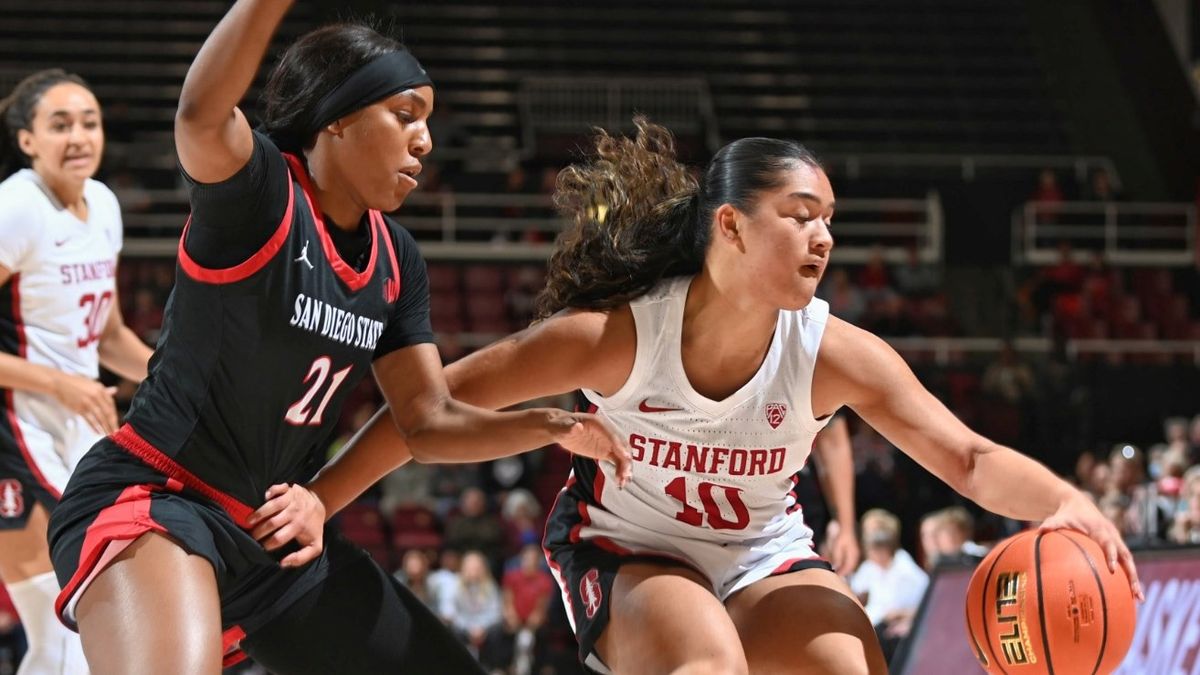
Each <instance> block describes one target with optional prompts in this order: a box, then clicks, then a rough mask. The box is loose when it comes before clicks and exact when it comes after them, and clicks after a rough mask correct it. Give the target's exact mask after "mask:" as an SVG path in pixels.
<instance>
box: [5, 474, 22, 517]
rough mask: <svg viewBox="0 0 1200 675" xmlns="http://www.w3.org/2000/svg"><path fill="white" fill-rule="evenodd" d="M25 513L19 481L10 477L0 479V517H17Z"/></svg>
mask: <svg viewBox="0 0 1200 675" xmlns="http://www.w3.org/2000/svg"><path fill="white" fill-rule="evenodd" d="M23 513H25V497H24V496H23V495H22V494H21V483H19V482H18V481H16V480H13V479H12V478H5V479H4V480H0V518H18V517H20V516H21V514H23Z"/></svg>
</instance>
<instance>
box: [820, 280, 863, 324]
mask: <svg viewBox="0 0 1200 675" xmlns="http://www.w3.org/2000/svg"><path fill="white" fill-rule="evenodd" d="M823 290H824V291H825V292H824V293H821V295H822V297H824V298H825V299H826V300H827V301H828V302H829V312H830V313H831V314H833V315H834V316H837V317H838V318H840V319H842V320H843V321H848V322H850V323H853V324H856V325H857V324H859V322H860V320H861V319H862V315H863V313H864V312H866V311H867V301H866V299H865V298H864V297H863V294H862V292H861V291H859V290H858V288H856V287H855V286H854V284H852V283H850V275H849V274H847V273H846V270H845V269H844V268H842V267H835V268H833V269H832V270H830V272H829V283H828V284H826V285H825V287H824V288H823Z"/></svg>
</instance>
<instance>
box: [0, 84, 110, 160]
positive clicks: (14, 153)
mask: <svg viewBox="0 0 1200 675" xmlns="http://www.w3.org/2000/svg"><path fill="white" fill-rule="evenodd" d="M63 82H72V83H74V84H78V85H80V86H81V87H83V88H85V89H87V90H89V91H91V87H89V86H88V84H87V82H85V81H84V80H83V78H82V77H79V76H78V75H75V74H73V73H68V72H66V71H65V70H62V69H61V68H50V69H48V70H39V71H38V72H36V73H34V74H32V75H30V76H29V77H26V78H25V79H23V80H21V81H20V82H18V83H17V86H15V87H13V90H12V92H11V93H10V94H9V95H8V96H6V97H5V98H3V99H0V180H4V179H5V178H8V177H9V176H10V175H12V174H13V173H15V172H16V171H17V169H20V168H22V167H26V166H29V158H28V157H27V156H26V155H25V153H24V152H21V146H20V145H19V144H18V143H17V132H19V131H20V130H21V129H26V130H28V129H29V128H30V126H31V125H32V124H33V113H34V110H35V109H36V108H37V104H38V102H39V101H41V100H42V94H45V93H46V91H47V90H48V89H50V88H51V87H53V86H55V85H58V84H62V83H63Z"/></svg>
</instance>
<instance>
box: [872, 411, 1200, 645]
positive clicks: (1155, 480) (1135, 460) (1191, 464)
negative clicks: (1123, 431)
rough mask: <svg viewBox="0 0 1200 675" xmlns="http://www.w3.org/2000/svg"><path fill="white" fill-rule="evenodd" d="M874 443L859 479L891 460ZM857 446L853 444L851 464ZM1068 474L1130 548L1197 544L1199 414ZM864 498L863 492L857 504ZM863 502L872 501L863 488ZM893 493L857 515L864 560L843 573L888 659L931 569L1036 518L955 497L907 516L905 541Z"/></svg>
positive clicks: (984, 547) (977, 553)
mask: <svg viewBox="0 0 1200 675" xmlns="http://www.w3.org/2000/svg"><path fill="white" fill-rule="evenodd" d="M876 438H879V437H878V436H877V435H876ZM873 445H874V447H873V448H872V452H871V453H870V455H871V458H870V459H867V460H866V462H867V463H863V462H859V463H858V472H857V482H858V484H859V486H860V487H861V486H862V485H863V484H864V483H870V482H873V481H875V480H877V479H878V476H877V475H873V474H874V473H875V472H876V471H877V470H878V466H879V464H880V463H883V464H892V463H894V462H895V461H896V459H897V457H896V453H897V452H898V451H896V450H895V449H894V448H891V447H890V446H889V445H888V444H887V442H886V441H881V440H879V441H875V442H874V443H873ZM862 454H863V453H862V452H860V448H859V447H858V446H856V447H855V459H856V462H858V461H859V458H860V456H861V455H862ZM871 462H874V463H875V465H874V466H872V465H871V464H870V463H871ZM1067 478H1068V479H1069V480H1071V482H1073V483H1074V484H1075V485H1076V486H1077V487H1079V488H1080V489H1081V490H1083V491H1084V493H1085V494H1087V495H1088V496H1090V497H1091V498H1092V499H1094V500H1095V501H1096V504H1097V505H1098V506H1099V507H1100V510H1101V512H1102V513H1104V515H1105V516H1106V517H1107V518H1109V519H1110V520H1111V521H1112V522H1113V524H1114V525H1116V526H1117V528H1118V529H1119V530H1120V532H1121V534H1122V536H1123V537H1124V538H1125V541H1126V543H1127V544H1128V545H1129V546H1130V547H1131V548H1133V549H1135V550H1137V549H1150V548H1164V547H1174V546H1195V545H1198V544H1200V414H1197V415H1195V416H1194V417H1193V418H1191V419H1190V420H1189V419H1187V418H1183V417H1176V418H1170V419H1167V420H1166V421H1165V422H1164V424H1163V438H1162V440H1161V442H1159V443H1155V444H1154V445H1152V446H1150V447H1149V448H1148V449H1142V448H1139V447H1137V446H1135V445H1132V444H1128V443H1121V444H1118V445H1116V446H1115V447H1113V448H1111V449H1109V450H1108V451H1106V452H1084V453H1083V454H1081V455H1080V456H1079V458H1078V461H1077V462H1076V466H1075V471H1074V475H1073V476H1068V477H1067ZM945 498H947V499H949V500H955V499H956V498H955V497H953V496H947V497H945ZM863 501H864V498H863V496H862V495H860V499H859V502H860V504H861V503H863ZM865 501H866V502H867V503H871V502H873V501H876V499H875V498H872V497H870V496H867V497H866V498H865ZM890 501H891V504H890V505H887V506H877V507H873V508H869V509H868V510H866V511H865V512H864V513H863V515H862V517H861V521H860V522H861V524H860V538H861V542H862V550H863V561H862V563H861V564H860V565H859V567H858V569H857V570H856V571H855V573H854V574H853V575H852V576H851V577H850V585H851V588H852V589H853V590H854V591H855V592H856V593H858V594H859V596H860V598H861V599H862V600H863V602H864V605H865V607H866V610H867V615H868V617H869V618H870V619H871V622H872V624H873V625H874V626H875V627H876V631H877V633H878V634H879V637H880V640H881V643H882V644H883V646H884V651H885V653H886V654H887V656H888V658H889V659H890V658H891V657H892V655H893V654H894V652H895V650H896V648H897V647H898V645H899V644H900V643H901V641H902V640H903V638H904V637H905V636H907V635H908V633H909V631H910V630H911V629H912V622H913V618H914V616H915V614H916V611H917V609H918V608H919V606H920V603H921V599H922V597H923V594H924V592H925V589H926V588H927V587H928V585H929V575H930V574H931V573H932V572H933V570H934V569H935V568H936V567H938V566H939V565H946V564H949V565H957V566H961V565H966V566H973V565H975V564H978V562H979V561H980V560H982V559H983V557H984V556H985V555H986V554H987V552H988V550H989V547H990V545H992V544H995V543H996V542H997V541H999V540H1001V539H1003V538H1005V537H1007V536H1009V535H1011V534H1014V533H1016V532H1018V531H1020V530H1022V529H1025V528H1026V527H1029V526H1031V525H1034V524H1035V523H1023V522H1016V521H1012V520H1009V519H1004V518H999V517H997V516H995V515H993V514H985V513H982V512H980V511H979V510H978V509H977V507H975V506H973V505H970V504H967V503H965V502H964V503H955V504H951V505H949V506H945V507H943V508H939V509H937V510H934V511H930V512H927V513H925V514H924V515H922V516H921V517H920V519H919V520H917V521H916V522H915V523H911V524H916V526H917V528H916V532H915V533H912V532H909V533H908V536H907V539H906V538H905V532H904V530H903V529H902V527H903V526H902V523H901V519H900V518H899V517H897V516H896V515H895V514H893V513H892V510H896V509H904V507H905V506H906V504H905V503H904V502H902V501H901V500H899V499H897V498H896V497H895V496H894V497H893V498H892V499H891V500H890ZM889 509H890V510H889ZM973 511H974V513H973ZM901 512H904V511H901ZM905 522H906V523H909V521H905ZM977 542H984V543H983V544H981V543H977ZM910 551H911V553H910Z"/></svg>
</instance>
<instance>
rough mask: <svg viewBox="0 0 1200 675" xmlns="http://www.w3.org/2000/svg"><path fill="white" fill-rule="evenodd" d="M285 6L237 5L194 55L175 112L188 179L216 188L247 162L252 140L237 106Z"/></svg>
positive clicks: (254, 0) (256, 1)
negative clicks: (214, 185) (216, 184)
mask: <svg viewBox="0 0 1200 675" xmlns="http://www.w3.org/2000/svg"><path fill="white" fill-rule="evenodd" d="M291 6H292V0H238V2H237V3H236V4H234V6H233V8H232V9H230V10H229V12H228V13H227V14H226V15H225V17H224V18H223V19H221V22H220V23H218V24H217V27H216V28H214V29H213V32H212V34H211V35H209V36H208V39H207V40H205V41H204V45H203V46H202V47H201V48H200V52H199V53H198V54H196V60H195V61H193V62H192V66H191V68H189V69H188V73H187V77H186V78H185V79H184V81H183V90H182V91H181V92H180V94H179V109H178V110H177V111H176V113H175V150H176V152H177V153H178V155H179V164H180V166H182V167H183V170H184V171H186V172H187V173H188V175H189V176H191V177H192V178H193V179H194V180H196V181H198V182H201V183H218V182H220V181H223V180H225V179H226V178H229V177H230V176H232V175H233V174H235V173H237V171H238V169H241V168H242V167H243V166H245V165H246V163H247V162H249V161H250V153H251V152H252V151H253V149H254V140H253V137H252V136H251V133H250V125H249V123H247V122H246V117H245V116H244V115H243V114H242V111H240V110H238V108H237V104H238V102H240V101H241V100H242V97H243V96H245V95H246V91H247V90H249V89H250V84H251V83H252V82H253V81H254V75H255V73H257V72H258V67H259V65H260V64H261V63H262V59H263V56H264V55H265V54H266V51H267V46H268V45H269V44H270V42H271V36H272V35H273V34H274V33H275V29H276V28H278V26H279V23H280V21H282V20H283V17H284V15H285V14H287V10H288V9H289V8H290V7H291Z"/></svg>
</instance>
